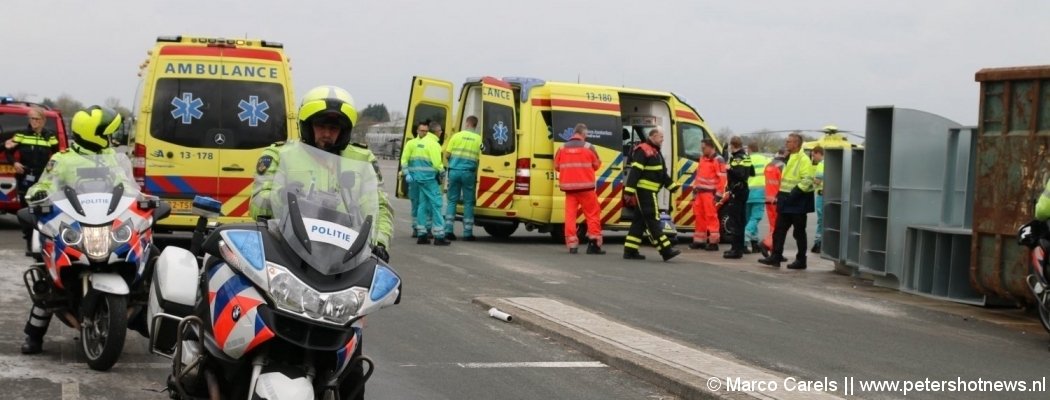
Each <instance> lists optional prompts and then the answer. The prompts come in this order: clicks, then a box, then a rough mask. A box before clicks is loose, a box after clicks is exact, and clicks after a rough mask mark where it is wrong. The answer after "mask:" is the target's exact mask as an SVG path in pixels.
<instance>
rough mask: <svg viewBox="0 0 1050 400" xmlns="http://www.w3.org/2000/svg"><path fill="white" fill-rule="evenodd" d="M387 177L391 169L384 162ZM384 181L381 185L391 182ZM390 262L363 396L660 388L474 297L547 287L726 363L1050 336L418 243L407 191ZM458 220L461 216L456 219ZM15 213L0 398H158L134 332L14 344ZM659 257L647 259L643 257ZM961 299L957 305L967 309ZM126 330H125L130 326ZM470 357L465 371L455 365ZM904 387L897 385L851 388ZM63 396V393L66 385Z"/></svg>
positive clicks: (871, 295)
mask: <svg viewBox="0 0 1050 400" xmlns="http://www.w3.org/2000/svg"><path fill="white" fill-rule="evenodd" d="M383 167H384V175H385V176H393V172H392V171H391V170H390V167H391V164H390V163H389V162H387V161H384V164H383ZM387 190H392V187H388V188H387ZM394 204H395V209H396V212H397V216H396V219H397V221H396V224H395V225H396V228H397V231H396V236H395V239H394V242H393V243H392V245H391V254H392V260H391V261H392V264H393V265H394V267H395V268H396V269H397V270H398V272H399V273H401V275H402V277H403V278H404V290H405V292H404V298H403V302H402V304H400V305H398V306H395V307H391V308H389V309H386V310H382V311H381V312H379V313H378V314H376V315H374V316H373V317H370V319H369V325H368V328H367V330H366V333H365V351H366V353H368V354H369V355H371V356H372V357H373V358H374V359H375V360H376V361H377V364H378V370H377V372H376V374H375V375H374V377H373V380H372V381H371V382H370V383H369V387H368V393H369V397H370V398H391V399H393V398H396V399H492V398H501V399H526V398H529V399H531V398H557V399H562V398H564V399H646V398H671V397H670V396H669V395H667V394H666V393H664V392H663V391H662V390H660V389H659V388H656V387H653V386H651V385H649V384H647V383H645V382H643V381H640V380H639V379H636V378H634V377H633V376H630V375H628V374H627V373H624V372H622V371H618V370H616V369H613V368H592V367H593V365H589V364H588V367H577V368H546V367H537V364H521V363H549V364H541V365H542V366H564V364H558V363H561V362H591V361H594V360H592V359H590V358H588V357H586V356H583V355H581V354H579V353H577V352H575V351H574V350H572V349H570V348H568V347H566V346H565V345H563V344H561V343H558V342H554V341H551V340H549V339H547V338H544V337H542V336H540V335H537V334H535V333H532V332H530V331H527V330H525V329H523V328H521V327H520V326H519V325H516V324H513V323H511V324H507V323H503V322H500V321H497V320H495V319H492V318H489V317H488V316H487V315H486V314H485V310H483V309H481V308H480V307H478V306H476V305H473V304H471V300H472V299H473V298H475V297H479V296H490V297H519V296H528V297H547V298H552V299H557V300H559V301H563V302H566V303H569V304H575V305H578V306H580V307H582V308H584V309H588V310H590V311H593V312H596V313H599V314H602V315H603V316H605V317H607V318H611V319H614V320H618V321H621V322H623V323H625V324H627V325H630V326H632V327H635V328H638V329H642V330H645V331H648V332H651V333H655V334H658V335H662V336H666V337H668V338H671V339H673V340H675V341H677V342H679V343H683V344H686V345H688V346H691V347H695V348H699V349H702V350H705V351H709V352H711V353H714V354H718V355H720V356H722V357H728V358H731V359H734V360H736V361H738V362H742V363H746V364H750V365H754V366H756V367H760V368H764V369H768V370H772V371H775V372H777V373H780V374H784V375H788V376H794V377H798V378H800V379H814V380H816V379H822V378H824V377H831V378H833V379H839V380H841V379H842V378H841V377H845V376H850V377H854V378H856V379H888V380H897V379H907V380H921V379H924V378H927V377H928V378H931V379H956V378H962V379H966V380H975V379H978V378H982V379H1023V380H1038V379H1040V378H1042V377H1044V376H1045V375H1046V372H1045V371H1046V368H1045V365H1046V364H1045V363H1046V361H1047V360H1048V359H1050V353H1048V352H1047V345H1048V343H1050V335H1047V334H1046V333H1045V332H1042V331H1040V330H1037V329H1028V328H1031V327H1032V326H1034V325H1025V327H1026V328H1024V329H1021V328H1010V327H1003V326H1001V325H997V324H992V323H988V322H985V321H983V319H982V318H981V315H983V310H979V309H976V308H974V309H973V310H974V315H975V316H976V317H971V318H963V317H960V316H958V315H956V314H950V313H945V312H942V311H939V310H932V309H930V308H929V307H924V306H921V304H919V303H920V302H917V301H913V299H912V297H913V296H908V295H904V294H897V293H894V292H889V293H887V292H885V291H879V290H872V289H870V288H868V287H866V286H865V285H864V284H863V283H862V282H859V281H855V280H853V279H851V278H846V277H841V276H838V275H835V274H833V273H831V272H829V270H828V268H813V269H811V270H807V271H803V272H795V271H774V270H770V269H768V268H765V267H762V266H760V265H758V264H757V263H755V262H754V260H755V259H756V258H757V257H756V256H750V257H749V259H747V260H745V261H740V262H725V261H723V260H722V259H721V258H720V257H718V255H715V254H712V253H705V252H699V251H690V250H685V248H684V247H682V248H683V250H685V252H686V253H685V254H684V255H683V256H681V257H679V258H678V259H675V260H674V261H673V262H671V263H663V262H660V261H658V257H657V256H656V254H655V251H654V250H652V249H645V250H643V251H644V252H645V253H647V254H648V255H649V256H650V260H647V261H642V262H628V261H625V260H623V259H621V258H620V253H621V252H622V242H623V239H622V238H623V234H622V233H620V234H616V233H611V234H610V236H609V242H610V243H608V244H607V246H606V247H607V250H608V251H609V254H607V255H604V256H589V255H584V254H580V255H575V256H573V255H569V254H567V253H566V252H565V249H564V247H563V246H561V245H557V244H552V243H551V242H550V239H549V237H548V236H547V235H541V234H536V233H531V234H530V233H525V232H524V230H522V231H519V232H518V233H517V234H515V235H514V237H513V240H510V241H498V240H494V239H493V238H490V237H488V236H487V235H485V233H484V232H483V231H481V230H479V233H478V235H479V238H480V240H479V241H478V242H474V243H464V242H455V243H454V244H453V245H452V246H450V247H435V246H420V245H416V244H415V240H414V239H411V238H410V237H409V231H408V226H409V222H408V212H407V211H408V210H407V208H408V207H407V201H405V200H395V203H394ZM459 229H461V228H459V225H458V224H457V231H458V230H459ZM21 245H22V244H21V242H20V234H19V232H18V231H17V230H16V229H15V226H14V219H13V218H12V217H10V216H4V217H0V305H2V307H0V320H2V321H3V325H2V326H3V329H0V393H2V394H0V397H2V398H8V397H9V396H13V397H11V398H45V397H47V398H74V397H72V394H79V397H80V398H114V399H140V398H166V395H165V394H162V393H159V392H158V391H159V390H160V389H162V388H163V386H162V383H163V382H164V378H165V376H166V375H167V371H166V369H165V368H166V363H165V361H166V360H164V359H161V358H158V357H153V356H150V355H148V354H147V352H146V350H145V341H144V340H142V339H141V338H138V337H135V338H133V339H132V340H131V341H130V342H129V344H128V346H127V347H126V349H125V354H124V356H123V357H122V359H121V363H118V364H117V367H116V368H115V369H114V370H113V371H111V372H109V373H96V372H93V371H90V370H89V369H88V368H87V367H86V365H83V364H82V363H80V362H78V361H77V360H76V356H75V353H76V352H75V348H74V347H73V346H74V345H75V344H76V342H74V340H73V337H74V336H75V335H74V332H72V331H71V330H69V329H68V328H65V327H64V326H61V325H60V324H59V323H57V322H55V323H54V324H53V325H52V328H53V329H52V332H51V333H50V334H49V337H48V342H47V344H46V350H45V354H43V355H40V356H34V357H26V356H22V355H20V354H18V346H19V344H20V343H21V337H22V334H21V329H22V324H23V323H24V319H25V315H26V313H27V310H28V307H27V300H26V295H25V290H24V288H23V287H22V283H21V271H22V270H23V269H24V266H25V265H26V263H27V262H28V259H26V258H23V257H22V255H21V247H20V246H21ZM654 258H656V259H654ZM964 310H965V309H964ZM129 337H132V336H131V335H129ZM467 367H471V368H467ZM857 395H858V396H859V397H861V398H876V399H877V398H902V397H903V395H902V394H901V393H885V392H881V393H857ZM63 396H68V397H63ZM1046 397H1047V394H1046V393H1023V394H1019V393H1014V394H1004V393H954V394H946V393H910V394H909V395H908V396H907V398H920V399H922V398H988V399H1000V398H1046Z"/></svg>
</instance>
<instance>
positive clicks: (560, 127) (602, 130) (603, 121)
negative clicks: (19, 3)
mask: <svg viewBox="0 0 1050 400" xmlns="http://www.w3.org/2000/svg"><path fill="white" fill-rule="evenodd" d="M580 123H582V124H585V125H587V135H588V136H587V142H589V143H591V144H593V145H595V146H600V147H605V148H607V149H612V150H615V151H620V150H621V148H622V147H623V133H622V132H623V126H622V124H621V123H620V118H619V117H617V116H615V115H606V114H590V113H578V112H567V111H555V112H554V125H553V127H554V140H555V141H556V142H565V141H568V140H569V139H570V138H572V134H573V131H575V129H576V124H580Z"/></svg>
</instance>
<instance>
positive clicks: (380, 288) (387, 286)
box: [369, 265, 401, 301]
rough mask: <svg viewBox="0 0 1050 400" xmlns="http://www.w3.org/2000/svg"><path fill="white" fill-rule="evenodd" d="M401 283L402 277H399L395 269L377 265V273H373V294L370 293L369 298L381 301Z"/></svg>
mask: <svg viewBox="0 0 1050 400" xmlns="http://www.w3.org/2000/svg"><path fill="white" fill-rule="evenodd" d="M400 284H401V278H398V277H397V274H395V273H394V271H393V270H391V269H390V268H387V267H384V266H382V265H377V266H376V271H375V274H374V275H372V294H371V295H369V298H371V299H372V301H379V300H381V299H383V298H384V297H386V296H387V295H388V294H390V292H392V291H393V290H394V289H397V286H398V285H400Z"/></svg>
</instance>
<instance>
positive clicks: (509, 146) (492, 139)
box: [481, 103, 517, 156]
mask: <svg viewBox="0 0 1050 400" xmlns="http://www.w3.org/2000/svg"><path fill="white" fill-rule="evenodd" d="M481 123H482V124H484V125H485V126H484V127H483V128H482V137H481V142H482V147H481V152H482V154H485V155H489V156H504V155H507V154H513V153H514V150H515V147H514V142H515V140H516V139H517V134H516V132H515V130H514V126H515V125H514V110H512V109H511V107H508V106H505V105H502V104H496V103H485V105H484V106H483V107H482V112H481Z"/></svg>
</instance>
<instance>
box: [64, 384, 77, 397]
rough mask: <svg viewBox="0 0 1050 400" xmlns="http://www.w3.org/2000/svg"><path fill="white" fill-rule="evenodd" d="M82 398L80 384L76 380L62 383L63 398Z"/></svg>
mask: <svg viewBox="0 0 1050 400" xmlns="http://www.w3.org/2000/svg"><path fill="white" fill-rule="evenodd" d="M79 398H80V385H79V384H78V383H76V382H66V383H63V384H62V400H77V399H79Z"/></svg>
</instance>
